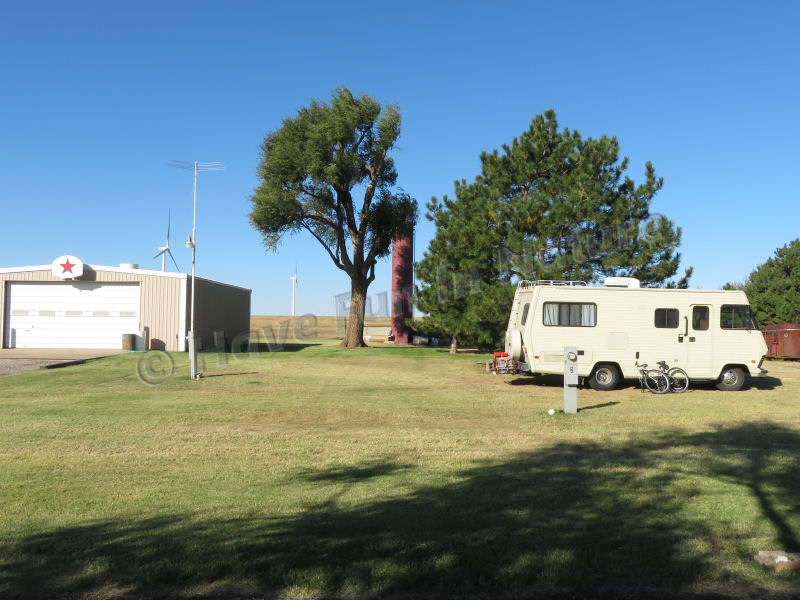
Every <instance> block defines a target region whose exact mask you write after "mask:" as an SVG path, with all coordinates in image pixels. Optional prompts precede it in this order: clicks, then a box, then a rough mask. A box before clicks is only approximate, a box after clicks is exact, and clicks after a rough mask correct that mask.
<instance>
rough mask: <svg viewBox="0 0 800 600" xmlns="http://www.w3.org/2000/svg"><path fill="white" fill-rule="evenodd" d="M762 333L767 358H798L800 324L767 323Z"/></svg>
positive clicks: (799, 351) (799, 356)
mask: <svg viewBox="0 0 800 600" xmlns="http://www.w3.org/2000/svg"><path fill="white" fill-rule="evenodd" d="M763 333H764V341H765V342H767V358H800V324H798V323H780V324H778V325H767V326H766V327H764V330H763Z"/></svg>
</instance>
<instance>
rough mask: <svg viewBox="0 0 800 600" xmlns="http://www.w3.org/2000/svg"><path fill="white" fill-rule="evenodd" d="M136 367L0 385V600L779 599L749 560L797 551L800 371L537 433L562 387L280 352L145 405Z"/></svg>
mask: <svg viewBox="0 0 800 600" xmlns="http://www.w3.org/2000/svg"><path fill="white" fill-rule="evenodd" d="M300 338H302V340H300V341H298V340H299V339H300ZM142 356H143V355H137V354H129V355H119V356H114V357H110V358H107V359H102V360H97V361H93V362H90V363H87V364H84V365H78V366H74V367H67V368H63V369H56V370H49V371H36V372H28V373H22V374H19V375H13V376H8V377H3V378H0V482H2V483H1V484H0V514H1V516H0V596H2V597H10V596H13V597H23V598H25V597H37V598H38V597H84V598H113V597H187V596H213V597H228V596H269V597H279V598H299V597H302V598H321V597H327V598H331V597H340V598H375V597H378V596H400V595H413V596H420V595H425V596H435V595H442V596H467V597H481V598H486V597H490V596H492V597H496V596H501V595H507V596H524V595H528V594H533V593H536V592H540V591H544V592H547V593H557V592H559V591H565V590H567V591H570V594H571V593H573V592H574V591H576V590H577V591H578V592H580V591H581V590H583V591H588V592H587V593H595V592H602V593H606V594H607V595H608V596H607V597H615V596H617V595H619V594H627V596H626V597H631V598H634V597H639V596H641V595H646V596H647V597H658V596H659V594H661V593H665V594H670V593H672V594H706V593H708V594H711V593H715V594H722V595H729V596H735V597H745V596H749V597H758V598H763V597H776V598H777V597H783V596H786V597H788V596H791V595H793V594H795V593H796V592H797V591H798V589H800V576H798V572H788V571H784V572H777V573H776V572H772V571H768V570H766V569H764V568H763V567H761V566H760V565H758V564H757V563H755V562H754V561H753V560H752V556H753V555H754V554H755V553H756V552H758V551H759V550H787V551H798V550H800V540H799V538H800V456H798V449H800V412H799V411H798V404H799V402H798V398H799V397H800V395H799V392H800V364H797V363H783V362H773V363H770V364H768V365H767V367H768V368H769V369H770V377H769V378H766V379H763V380H760V381H758V382H757V383H756V384H754V385H753V386H751V387H750V389H748V390H746V391H742V392H733V393H725V392H719V391H716V390H715V389H713V388H712V387H708V388H703V389H692V390H690V391H689V392H688V393H686V394H683V395H670V396H654V395H651V394H644V393H641V392H640V391H639V390H638V389H636V388H634V387H626V388H623V389H620V390H617V391H615V392H606V393H601V392H594V391H592V390H588V389H581V390H580V392H579V406H580V407H581V410H580V412H579V413H578V414H577V415H574V416H569V415H563V414H556V415H555V416H552V417H551V416H548V414H547V409H549V408H556V409H558V408H559V407H560V404H561V402H562V389H561V387H559V384H558V381H557V379H555V380H544V381H542V382H539V383H535V382H534V380H532V379H527V378H521V377H517V378H515V377H508V376H505V377H504V376H494V375H491V374H488V373H486V372H485V371H484V369H483V363H484V361H485V360H487V357H486V356H485V355H480V354H470V353H465V354H460V355H457V356H455V357H454V356H450V355H449V354H448V353H447V350H446V349H443V350H440V349H415V348H393V347H383V346H382V347H374V348H367V349H362V350H343V349H341V348H339V347H338V346H337V344H336V341H335V340H334V339H330V338H310V337H308V336H306V337H303V336H296V337H295V338H289V339H287V340H286V343H285V345H284V347H283V351H282V352H266V351H265V352H261V353H253V354H252V355H244V356H242V355H237V356H231V355H225V356H220V355H213V354H209V355H204V357H203V358H204V361H205V368H204V373H205V377H204V378H203V379H202V380H200V381H196V382H195V381H191V380H189V378H188V364H187V359H186V356H185V355H181V354H176V355H174V362H175V373H174V375H173V376H171V377H166V374H168V371H164V369H165V367H168V366H169V364H168V362H164V361H163V360H162V362H159V361H155V362H153V363H150V370H149V372H150V374H151V375H153V374H156V375H157V374H160V373H161V372H162V371H164V373H165V376H163V377H162V379H164V380H165V382H164V383H163V384H161V385H157V386H151V385H146V384H144V383H142V382H141V381H140V379H139V376H138V375H137V361H138V360H139V359H141V358H142ZM147 359H148V356H145V358H144V360H147ZM226 361H227V364H226ZM142 364H144V363H142ZM142 364H140V369H141V367H142ZM144 371H145V372H147V370H146V369H144ZM569 597H572V596H569Z"/></svg>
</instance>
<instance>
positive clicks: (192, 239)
mask: <svg viewBox="0 0 800 600" xmlns="http://www.w3.org/2000/svg"><path fill="white" fill-rule="evenodd" d="M167 165H169V166H170V167H175V168H176V169H186V170H193V171H194V188H193V193H192V234H191V235H190V236H189V239H187V240H186V247H187V248H189V249H191V251H192V313H191V315H192V316H191V320H190V321H189V323H190V325H189V336H188V337H189V365H190V367H191V377H192V379H200V375H199V373H198V372H197V346H196V340H195V335H194V304H195V302H194V278H195V262H196V252H197V174H198V173H200V172H202V171H224V170H225V165H223V164H222V163H221V162H206V163H201V162H197V161H194V162H186V161H185V160H171V161H169V162H168V163H167Z"/></svg>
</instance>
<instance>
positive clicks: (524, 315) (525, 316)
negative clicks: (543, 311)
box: [519, 302, 531, 325]
mask: <svg viewBox="0 0 800 600" xmlns="http://www.w3.org/2000/svg"><path fill="white" fill-rule="evenodd" d="M530 308H531V303H530V302H526V303H525V306H523V307H522V318H521V319H520V321H519V324H520V325H525V321H527V320H528V311H529V310H530Z"/></svg>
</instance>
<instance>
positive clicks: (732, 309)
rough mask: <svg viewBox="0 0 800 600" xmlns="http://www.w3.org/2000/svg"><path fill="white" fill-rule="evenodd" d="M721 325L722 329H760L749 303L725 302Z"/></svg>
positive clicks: (720, 319) (720, 318) (721, 311)
mask: <svg viewBox="0 0 800 600" xmlns="http://www.w3.org/2000/svg"><path fill="white" fill-rule="evenodd" d="M719 326H720V327H721V328H722V329H758V323H756V316H755V315H754V314H753V311H752V310H751V309H750V306H749V305H747V304H723V305H722V310H720V313H719Z"/></svg>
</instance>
